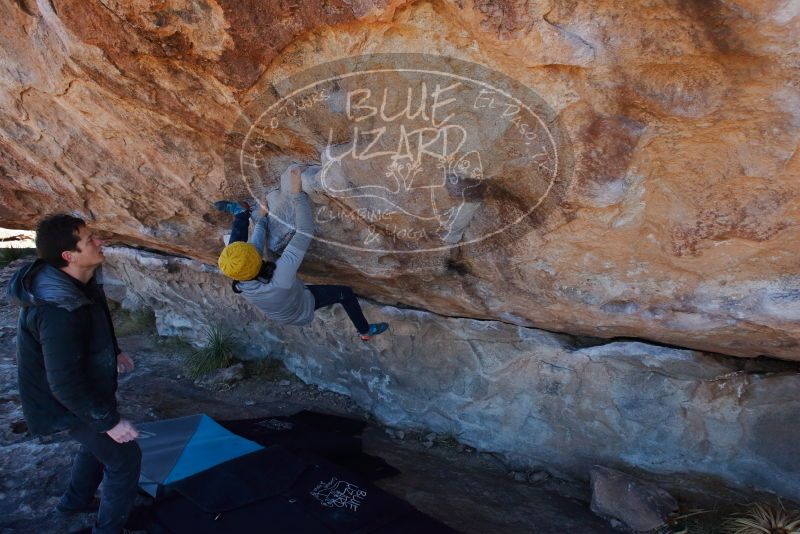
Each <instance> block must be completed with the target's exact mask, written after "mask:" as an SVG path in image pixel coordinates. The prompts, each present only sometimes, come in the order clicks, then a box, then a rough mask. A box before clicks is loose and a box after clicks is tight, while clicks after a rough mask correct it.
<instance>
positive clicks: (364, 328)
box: [306, 285, 370, 335]
mask: <svg viewBox="0 0 800 534" xmlns="http://www.w3.org/2000/svg"><path fill="white" fill-rule="evenodd" d="M306 287H307V288H308V290H309V291H311V293H312V294H313V295H314V309H315V310H318V309H320V308H324V307H326V306H331V305H333V304H336V303H337V302H339V303H341V304H342V306H344V311H346V312H347V316H348V317H350V320H351V321H352V322H353V326H355V327H356V330H358V333H359V334H363V335H367V334H368V332H369V330H370V325H369V323H368V322H367V319H366V318H365V317H364V312H362V311H361V305H360V304H359V303H358V298H356V295H355V293H353V290H352V289H350V288H349V287H347V286H332V285H309V286H306Z"/></svg>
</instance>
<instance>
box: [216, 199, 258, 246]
mask: <svg viewBox="0 0 800 534" xmlns="http://www.w3.org/2000/svg"><path fill="white" fill-rule="evenodd" d="M214 207H215V208H216V209H218V210H219V211H226V212H228V213H232V214H233V226H232V227H231V237H230V238H229V239H228V244H229V245H230V244H231V243H236V242H237V241H244V242H247V231H248V228H249V226H250V210H249V209H247V208H246V207H242V206H241V205H240V204H239V203H238V202H231V201H230V200H219V201H217V202H214Z"/></svg>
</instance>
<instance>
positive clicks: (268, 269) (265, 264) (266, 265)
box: [231, 260, 277, 293]
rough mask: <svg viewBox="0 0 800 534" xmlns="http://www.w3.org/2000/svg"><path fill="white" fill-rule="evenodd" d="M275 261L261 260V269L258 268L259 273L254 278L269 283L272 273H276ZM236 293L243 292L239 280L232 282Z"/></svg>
mask: <svg viewBox="0 0 800 534" xmlns="http://www.w3.org/2000/svg"><path fill="white" fill-rule="evenodd" d="M275 267H277V265H275V262H273V261H266V260H261V269H259V270H258V274H257V275H256V277H255V278H254V280H261V281H262V282H264V283H267V284H268V283H269V282H270V281H271V280H272V275H273V274H274V273H275ZM231 287H232V288H233V292H234V293H241V292H242V291H241V290H240V289H239V282H238V281H236V280H234V281H233V283H232V284H231Z"/></svg>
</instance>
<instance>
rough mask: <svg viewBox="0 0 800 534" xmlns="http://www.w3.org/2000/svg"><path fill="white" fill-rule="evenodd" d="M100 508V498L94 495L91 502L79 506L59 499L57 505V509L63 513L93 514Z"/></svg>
mask: <svg viewBox="0 0 800 534" xmlns="http://www.w3.org/2000/svg"><path fill="white" fill-rule="evenodd" d="M99 509H100V499H98V498H97V497H92V500H91V501H89V504H87V505H86V506H82V507H79V508H74V507H72V506H67V505H66V504H65V503H64V502H63V501H59V502H58V504H57V505H56V510H58V512H59V513H61V514H93V513H95V512H96V511H97V510H99Z"/></svg>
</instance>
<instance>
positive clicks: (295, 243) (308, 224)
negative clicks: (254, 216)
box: [238, 192, 314, 325]
mask: <svg viewBox="0 0 800 534" xmlns="http://www.w3.org/2000/svg"><path fill="white" fill-rule="evenodd" d="M289 198H290V201H291V202H293V203H294V208H295V209H294V212H295V233H294V236H293V237H292V239H291V240H290V241H289V244H288V245H286V248H285V249H284V251H283V254H281V257H280V258H279V259H278V261H277V262H275V272H274V274H273V275H272V280H270V281H269V282H264V281H263V280H261V279H258V278H256V279H255V280H248V281H246V282H239V284H238V287H239V289H240V290H241V292H242V295H243V296H244V297H245V298H246V299H247V300H248V301H249V302H250V303H251V304H253V305H255V306H256V307H258V308H259V309H260V310H261V311H263V312H264V314H265V315H266V316H267V317H269V318H270V319H272V320H273V321H277V322H279V323H284V324H290V325H305V324H308V323H310V322H311V321H312V320H313V319H314V295H313V294H312V293H311V291H309V290H308V289H306V287H305V285H304V284H303V282H301V281H300V280H299V279H298V278H297V270H298V269H299V268H300V264H301V263H303V257H304V256H305V254H306V250H308V247H309V245H310V244H311V238H312V237H313V235H314V220H313V216H312V213H311V202H310V200H309V198H308V195H306V194H305V193H302V192H301V193H295V194H291V195H290V197H289ZM266 236H267V218H266V217H263V218H261V220H259V221H258V223H257V224H256V227H255V230H254V231H253V236H252V237H251V238H250V241H249V242H250V243H251V244H252V245H253V246H255V247H256V248H257V249H258V252H259V253H260V254H261V255H263V254H264V245H265V243H266Z"/></svg>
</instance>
